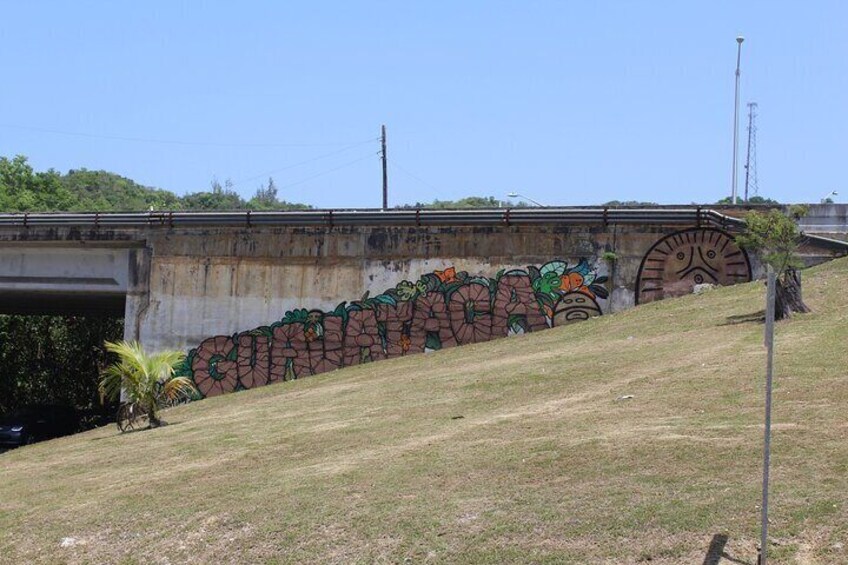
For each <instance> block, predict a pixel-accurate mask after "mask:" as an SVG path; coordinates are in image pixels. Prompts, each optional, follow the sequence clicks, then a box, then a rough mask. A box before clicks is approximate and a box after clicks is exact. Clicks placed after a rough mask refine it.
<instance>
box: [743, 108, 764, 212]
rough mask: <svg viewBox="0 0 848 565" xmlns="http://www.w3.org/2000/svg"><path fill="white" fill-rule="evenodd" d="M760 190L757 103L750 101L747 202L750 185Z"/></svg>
mask: <svg viewBox="0 0 848 565" xmlns="http://www.w3.org/2000/svg"><path fill="white" fill-rule="evenodd" d="M749 185H750V186H751V187H752V188H753V189H754V195H755V196H756V194H757V193H758V192H759V190H760V187H759V182H758V179H757V103H756V102H748V157H747V158H746V159H745V203H746V204H747V203H748V186H749Z"/></svg>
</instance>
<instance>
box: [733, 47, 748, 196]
mask: <svg viewBox="0 0 848 565" xmlns="http://www.w3.org/2000/svg"><path fill="white" fill-rule="evenodd" d="M743 41H745V38H744V37H742V36H741V35H740V36H739V37H737V38H736V43H737V45H738V47H737V50H736V92H735V102H734V105H733V181H732V183H731V186H732V188H731V202H732V203H733V204H734V205H735V204H736V167H737V158H736V155H737V153H738V152H739V75H740V74H741V73H740V70H739V67H740V64H741V62H742V42H743Z"/></svg>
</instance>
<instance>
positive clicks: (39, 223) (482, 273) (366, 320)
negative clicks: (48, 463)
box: [0, 206, 848, 395]
mask: <svg viewBox="0 0 848 565" xmlns="http://www.w3.org/2000/svg"><path fill="white" fill-rule="evenodd" d="M738 213H739V210H723V211H721V212H719V211H716V210H712V209H707V208H701V207H695V206H691V207H657V208H604V207H591V208H515V209H480V210H389V211H379V210H314V211H313V210H310V211H297V212H226V213H189V212H150V213H134V214H5V215H0V313H84V312H92V311H94V312H101V313H109V314H114V315H116V316H123V317H124V319H125V337H126V338H127V339H139V340H140V341H142V343H144V345H145V346H146V347H147V348H149V349H152V350H158V349H165V348H168V349H171V348H177V349H185V350H191V354H192V355H191V357H190V359H189V365H188V368H187V370H188V371H189V372H190V373H191V374H192V375H193V376H194V377H195V380H196V381H198V382H199V383H202V384H203V386H202V387H201V388H202V392H203V393H204V394H206V395H211V394H216V393H218V392H226V391H228V390H233V389H235V388H240V387H250V386H255V385H256V384H261V383H263V382H269V381H272V380H275V379H281V378H295V377H297V376H302V375H303V374H314V373H316V372H321V371H323V370H329V369H331V368H335V367H339V366H343V365H347V364H351V363H357V362H360V361H362V360H366V359H369V358H370V359H372V360H374V359H380V358H384V357H391V356H392V355H402V354H407V353H410V352H417V351H425V350H428V349H434V348H440V347H449V346H451V345H457V344H462V343H469V342H473V341H480V340H484V339H491V338H493V337H497V336H500V335H509V334H511V333H523V332H526V331H536V330H539V329H544V328H546V327H551V326H554V325H562V324H567V323H571V322H573V321H575V320H580V319H585V318H587V317H590V316H595V315H601V314H603V313H608V312H612V311H617V310H621V309H625V308H629V307H632V306H633V305H635V304H637V303H643V302H649V301H652V300H656V299H661V298H665V297H669V296H676V295H680V294H684V293H688V292H691V290H692V287H693V286H694V285H695V284H697V283H715V284H732V283H735V282H741V281H747V280H751V278H754V277H757V276H759V275H760V274H761V272H762V267H761V265H760V263H759V261H758V260H757V258H756V257H754V256H749V255H748V254H747V253H746V252H745V250H743V249H739V248H738V247H736V245H735V243H734V242H733V239H732V234H733V232H735V231H738V230H739V229H740V228H741V226H742V221H741V220H740V219H738V218H737V217H734V214H738ZM847 252H848V244H845V243H843V242H839V241H835V240H832V239H829V238H822V237H819V236H815V235H810V236H808V238H807V240H806V243H805V245H804V248H803V253H804V256H805V260H806V261H807V262H808V263H809V264H812V263H816V262H820V261H823V260H826V259H829V258H831V257H835V256H839V255H844V254H846V253H847Z"/></svg>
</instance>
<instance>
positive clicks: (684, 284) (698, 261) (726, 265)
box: [636, 228, 751, 304]
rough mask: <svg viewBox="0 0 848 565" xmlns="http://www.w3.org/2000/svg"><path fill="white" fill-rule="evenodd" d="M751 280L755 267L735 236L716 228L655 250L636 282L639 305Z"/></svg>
mask: <svg viewBox="0 0 848 565" xmlns="http://www.w3.org/2000/svg"><path fill="white" fill-rule="evenodd" d="M750 280H751V263H750V261H749V260H748V254H747V253H746V252H745V250H744V249H742V248H740V247H739V246H738V245H736V242H735V241H734V240H733V236H731V235H729V234H727V233H725V232H723V231H721V230H717V229H713V228H691V229H687V230H683V231H679V232H675V233H672V234H670V235H668V236H666V237H664V238H662V239H661V240H659V241H658V242H657V243H655V244H654V245H653V247H651V249H650V250H649V251H648V253H647V254H646V255H645V257H644V259H642V264H641V265H640V267H639V275H638V277H637V279H636V303H637V304H645V303H647V302H653V301H654V300H661V299H663V298H670V297H673V296H682V295H684V294H689V293H691V292H692V289H693V287H694V286H695V285H696V284H703V283H709V284H716V285H729V284H735V283H738V282H748V281H750Z"/></svg>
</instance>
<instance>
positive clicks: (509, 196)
mask: <svg viewBox="0 0 848 565" xmlns="http://www.w3.org/2000/svg"><path fill="white" fill-rule="evenodd" d="M506 196H507V198H523V199H524V200H528V201H530V202H532V203H533V204H535V205H536V206H541V207H543V208H544V207H545V205H544V204H542V203H541V202H537V201H536V200H533V199H532V198H530V197H529V196H524V195H523V194H519V193H517V192H508V193H507V195H506Z"/></svg>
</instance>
